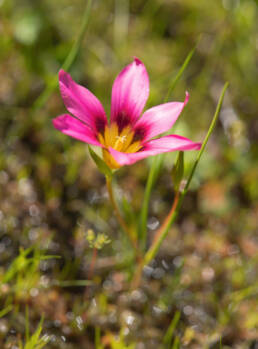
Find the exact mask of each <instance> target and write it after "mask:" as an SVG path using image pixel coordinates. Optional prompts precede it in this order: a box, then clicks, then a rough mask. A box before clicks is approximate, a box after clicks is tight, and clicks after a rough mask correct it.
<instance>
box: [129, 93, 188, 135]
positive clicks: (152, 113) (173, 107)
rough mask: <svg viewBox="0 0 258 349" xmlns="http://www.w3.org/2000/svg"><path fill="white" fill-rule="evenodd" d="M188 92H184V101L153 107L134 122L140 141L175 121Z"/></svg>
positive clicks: (161, 130)
mask: <svg viewBox="0 0 258 349" xmlns="http://www.w3.org/2000/svg"><path fill="white" fill-rule="evenodd" d="M188 99H189V94H188V92H186V94H185V101H184V102H183V103H182V102H171V103H165V104H161V105H158V106H156V107H153V108H151V109H149V110H147V111H146V112H144V114H143V116H142V117H141V118H140V119H139V120H138V121H137V122H136V124H135V127H134V131H135V134H136V137H137V134H139V136H141V138H142V141H144V140H147V139H150V138H152V137H155V136H158V135H159V134H161V133H163V132H166V131H168V130H169V129H170V128H171V127H172V126H173V124H174V123H175V122H176V120H177V118H178V116H179V115H180V113H181V112H182V110H183V108H184V106H185V105H186V103H187V102H188Z"/></svg>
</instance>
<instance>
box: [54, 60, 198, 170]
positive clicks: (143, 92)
mask: <svg viewBox="0 0 258 349" xmlns="http://www.w3.org/2000/svg"><path fill="white" fill-rule="evenodd" d="M59 84H60V91H61V95H62V98H63V101H64V104H65V106H66V108H67V110H68V111H69V112H70V113H71V114H73V115H74V116H71V115H69V114H63V115H60V116H58V117H57V118H55V119H54V120H53V124H54V127H55V128H56V129H58V130H60V131H61V132H63V133H64V134H66V135H68V136H71V137H73V138H76V139H79V140H80V141H83V142H85V143H88V144H92V145H95V146H99V147H101V148H102V152H103V159H104V161H105V162H106V163H107V164H108V166H109V167H110V168H119V167H121V166H123V165H130V164H133V163H135V162H136V161H139V160H141V159H144V158H146V157H148V156H153V155H157V154H160V153H165V152H170V151H176V150H182V151H185V150H198V149H200V146H201V144H200V143H194V142H192V141H191V140H189V139H187V138H185V137H182V136H178V135H169V136H164V137H160V138H154V137H156V136H158V135H159V134H161V133H163V132H166V131H168V130H169V129H170V128H171V127H172V125H173V124H174V122H175V121H176V119H177V118H178V116H179V115H180V113H181V111H182V110H183V108H184V106H185V105H186V103H187V102H188V98H189V95H188V93H186V97H185V101H184V102H183V103H182V102H169V103H165V104H161V105H158V106H155V107H153V108H150V109H148V110H147V111H145V112H144V113H143V115H142V117H140V115H141V113H142V111H143V108H144V106H145V103H146V101H147V98H148V96H149V78H148V73H147V71H146V68H145V66H144V64H143V63H142V62H141V61H140V60H139V59H137V58H135V59H134V61H133V62H132V63H131V64H129V65H128V66H126V67H125V68H124V69H123V70H122V71H121V73H120V74H119V75H118V76H117V78H116V79H115V82H114V84H113V88H112V99H111V117H110V122H108V120H107V117H106V114H105V111H104V108H103V106H102V104H101V103H100V101H99V100H98V99H97V97H95V96H94V95H93V94H92V93H91V92H90V91H89V90H87V89H86V88H85V87H83V86H80V85H78V84H76V83H75V82H74V81H73V80H72V78H71V76H70V75H69V74H68V73H66V72H65V71H63V70H60V72H59Z"/></svg>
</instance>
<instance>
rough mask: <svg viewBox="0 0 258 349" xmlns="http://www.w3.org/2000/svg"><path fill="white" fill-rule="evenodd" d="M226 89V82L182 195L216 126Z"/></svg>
mask: <svg viewBox="0 0 258 349" xmlns="http://www.w3.org/2000/svg"><path fill="white" fill-rule="evenodd" d="M227 88H228V82H226V83H225V85H224V87H223V90H222V92H221V95H220V98H219V102H218V104H217V107H216V110H215V114H214V116H213V118H212V122H211V124H210V127H209V129H208V132H207V134H206V137H205V139H204V141H203V143H202V146H201V149H200V151H199V153H198V155H197V158H196V160H195V162H194V165H193V168H192V171H191V173H190V176H189V178H188V181H187V183H186V186H185V189H184V193H186V192H187V190H188V188H189V185H190V183H191V180H192V178H193V175H194V172H195V170H196V167H197V165H198V163H199V161H200V159H201V156H202V154H203V152H204V149H205V147H206V144H207V142H208V140H209V138H210V135H211V134H212V131H213V130H214V127H215V125H216V123H217V120H218V117H219V113H220V109H221V107H222V103H223V99H224V95H225V92H226V90H227ZM184 195H185V194H184Z"/></svg>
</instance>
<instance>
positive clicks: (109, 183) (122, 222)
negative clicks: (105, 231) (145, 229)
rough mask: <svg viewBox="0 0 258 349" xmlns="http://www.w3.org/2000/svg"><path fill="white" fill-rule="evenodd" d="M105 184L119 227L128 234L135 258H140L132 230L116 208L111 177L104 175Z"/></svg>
mask: <svg viewBox="0 0 258 349" xmlns="http://www.w3.org/2000/svg"><path fill="white" fill-rule="evenodd" d="M106 184H107V191H108V195H109V199H110V202H111V205H112V207H113V209H114V214H115V216H116V218H117V220H118V222H119V224H120V225H121V227H122V228H123V230H124V231H125V233H127V236H128V238H129V240H130V242H131V244H132V246H133V248H134V250H135V253H136V256H137V258H138V259H140V255H139V251H138V246H137V241H136V238H135V235H134V234H133V231H132V230H131V229H130V227H128V225H127V224H126V222H125V220H124V218H123V217H122V215H121V213H120V211H119V208H118V206H117V203H116V201H115V198H114V193H113V187H112V179H111V178H110V177H107V176H106Z"/></svg>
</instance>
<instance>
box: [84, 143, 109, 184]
mask: <svg viewBox="0 0 258 349" xmlns="http://www.w3.org/2000/svg"><path fill="white" fill-rule="evenodd" d="M89 152H90V156H91V158H92V160H93V161H94V162H95V164H96V166H97V167H98V169H99V171H100V172H101V173H103V174H104V175H105V176H107V177H108V178H111V177H112V170H111V169H110V168H109V167H108V165H107V164H106V163H105V161H103V160H102V159H101V157H100V156H98V155H97V154H96V153H95V152H94V150H92V149H91V147H90V146H89Z"/></svg>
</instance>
